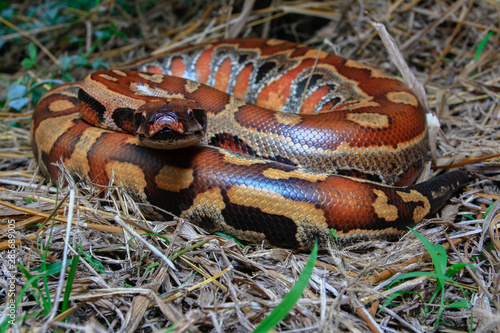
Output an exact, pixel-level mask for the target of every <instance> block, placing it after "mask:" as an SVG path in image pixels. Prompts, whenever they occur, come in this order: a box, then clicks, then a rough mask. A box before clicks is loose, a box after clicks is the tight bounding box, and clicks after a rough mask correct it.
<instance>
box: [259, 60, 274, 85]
mask: <svg viewBox="0 0 500 333" xmlns="http://www.w3.org/2000/svg"><path fill="white" fill-rule="evenodd" d="M275 67H276V63H275V62H272V61H269V62H265V63H263V64H262V65H260V66H259V68H258V69H257V75H256V78H255V83H259V82H260V81H262V79H264V78H265V77H266V76H267V75H268V74H269V73H270V72H271V70H272V69H273V68H275Z"/></svg>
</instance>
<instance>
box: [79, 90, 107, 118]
mask: <svg viewBox="0 0 500 333" xmlns="http://www.w3.org/2000/svg"><path fill="white" fill-rule="evenodd" d="M78 99H79V100H80V101H81V102H83V103H85V104H87V105H88V106H89V107H90V108H91V109H93V110H94V111H95V112H96V113H97V116H98V117H99V122H100V123H104V113H105V112H106V108H105V107H104V105H102V104H101V103H100V102H99V101H98V100H96V99H95V98H94V97H92V96H90V95H89V94H87V93H86V92H85V91H84V90H83V89H79V90H78Z"/></svg>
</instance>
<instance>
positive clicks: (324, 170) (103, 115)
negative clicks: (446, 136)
mask: <svg viewBox="0 0 500 333" xmlns="http://www.w3.org/2000/svg"><path fill="white" fill-rule="evenodd" d="M129 69H133V70H139V71H141V72H135V71H129ZM165 74H166V75H165ZM171 75H172V76H171ZM145 95H150V96H149V97H147V96H145ZM79 97H80V100H79ZM151 98H153V100H155V99H165V98H166V99H169V100H170V99H171V98H184V99H188V100H190V101H194V102H193V103H196V105H200V107H201V108H202V109H204V110H205V111H206V118H207V119H206V120H207V124H206V133H205V135H204V137H203V138H201V140H202V142H201V144H198V145H195V146H192V147H187V148H183V149H179V150H156V149H152V148H148V147H145V146H143V145H142V144H141V143H140V142H139V140H138V139H136V138H135V137H133V136H131V135H130V134H128V133H122V132H127V130H124V128H125V129H126V128H127V127H130V126H129V125H130V120H129V119H130V118H127V117H128V116H130V115H131V114H132V113H133V112H134V110H136V109H137V108H141V107H142V106H143V105H144V104H145V103H148V100H150V99H151ZM245 100H246V101H245ZM117 101H119V103H118V104H115V103H117ZM190 103H191V102H190ZM79 106H80V108H82V109H87V110H90V111H92V110H93V111H94V113H91V114H90V115H89V116H86V119H87V122H86V121H84V120H82V118H81V116H80V113H79V110H80V108H79ZM275 110H281V111H275ZM299 111H300V113H298V112H299ZM91 124H92V125H91ZM96 124H97V125H99V126H105V127H106V128H107V129H102V128H98V127H96V126H94V125H96ZM110 129H111V130H114V131H111V130H110ZM116 130H117V131H116ZM120 131H122V132H120ZM31 135H32V146H33V152H34V156H35V158H36V159H37V161H38V163H39V165H40V169H41V171H42V172H43V173H44V174H46V175H49V176H50V177H52V178H54V179H56V178H57V176H58V173H59V169H58V167H57V165H56V162H60V161H62V162H63V163H64V165H65V167H66V169H67V170H68V171H69V172H70V173H71V174H74V175H75V176H79V177H83V178H86V179H88V180H90V181H92V182H94V183H97V184H101V185H108V184H109V183H110V181H111V180H113V182H114V183H115V184H117V185H119V186H123V187H124V188H125V189H127V190H128V192H129V193H131V194H132V195H133V196H134V197H135V199H137V200H138V201H139V202H144V203H150V204H152V205H153V206H157V207H159V208H161V209H162V210H165V211H169V212H171V213H173V214H177V215H179V216H180V217H182V218H184V219H186V220H188V221H191V222H193V223H195V224H198V225H200V226H201V227H203V228H205V229H207V230H208V231H210V232H213V231H223V232H225V233H228V234H230V235H233V236H236V237H238V238H240V239H243V240H246V241H249V242H257V243H260V242H265V243H268V244H270V245H274V246H280V247H288V248H310V247H311V246H312V244H313V243H314V240H315V239H316V238H317V239H318V240H319V241H320V245H322V246H325V244H326V243H327V242H328V241H329V239H330V233H329V229H330V228H333V229H335V230H336V232H337V234H338V236H339V238H340V239H343V240H347V241H355V240H357V239H364V238H372V237H384V238H392V237H394V236H397V235H399V234H401V233H402V232H403V231H404V230H405V229H406V226H408V225H412V224H414V223H417V222H419V221H421V220H422V219H423V218H424V217H426V216H431V215H432V214H435V212H436V211H437V210H438V209H439V208H440V207H441V206H442V205H443V204H444V203H445V202H446V201H447V200H448V199H449V198H450V196H452V195H453V193H454V192H455V191H456V190H457V189H459V188H460V187H461V186H463V185H464V184H465V183H466V182H467V175H466V174H465V173H464V172H462V171H455V172H450V173H447V174H444V175H442V176H439V177H436V178H433V179H431V180H429V181H427V182H424V183H421V184H416V185H411V186H407V187H394V186H392V185H391V184H397V185H408V184H410V183H412V182H413V181H414V180H415V178H416V176H417V175H418V173H419V171H420V170H421V168H422V165H423V162H424V160H425V156H426V151H427V141H426V137H427V126H426V120H425V114H424V111H423V110H422V107H421V106H420V104H419V102H418V100H417V99H416V97H415V96H414V95H413V94H412V93H411V91H410V90H409V89H408V88H407V87H405V86H404V85H403V84H402V83H401V82H399V81H398V80H396V79H394V78H393V77H390V76H388V75H387V74H384V73H382V72H380V71H378V70H376V69H373V68H371V67H368V66H366V65H362V64H360V63H358V62H355V61H353V60H348V59H345V58H342V57H338V56H334V55H331V54H328V53H325V52H322V51H318V50H314V49H311V48H308V47H305V46H301V45H296V44H292V43H288V42H283V41H277V40H265V39H233V40H221V41H217V42H212V43H205V44H198V45H194V46H189V47H184V48H181V49H177V50H174V51H171V52H169V53H168V54H163V55H161V56H159V57H155V58H149V59H145V60H142V61H140V62H137V63H134V64H132V65H130V66H129V67H128V68H127V69H117V70H111V71H104V72H97V73H94V74H91V75H90V76H89V77H87V78H86V79H85V80H84V81H83V82H82V83H75V84H67V85H63V86H60V87H57V88H55V89H53V90H51V91H49V92H47V93H46V94H45V95H44V96H43V97H42V98H41V100H40V101H39V103H38V104H37V106H36V109H35V113H34V115H33V123H32V134H31ZM229 149H232V150H234V151H231V150H229ZM334 173H335V174H337V175H335V174H334ZM338 174H341V175H343V176H341V175H338ZM345 175H347V176H360V177H361V178H363V179H357V178H352V177H347V176H345ZM372 180H377V181H379V182H381V183H377V182H373V181H372Z"/></svg>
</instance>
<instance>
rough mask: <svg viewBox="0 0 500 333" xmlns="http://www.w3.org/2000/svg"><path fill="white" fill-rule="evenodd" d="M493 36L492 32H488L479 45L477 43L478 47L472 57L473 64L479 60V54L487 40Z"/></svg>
mask: <svg viewBox="0 0 500 333" xmlns="http://www.w3.org/2000/svg"><path fill="white" fill-rule="evenodd" d="M493 34H494V32H493V31H490V32H488V33H487V34H486V36H484V38H483V40H482V41H481V43H479V45H478V46H477V49H476V54H475V55H474V62H476V61H477V60H478V59H479V57H480V56H481V53H482V52H483V50H484V48H485V47H486V44H488V40H489V39H490V37H491V36H492V35H493Z"/></svg>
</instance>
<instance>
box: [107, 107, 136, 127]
mask: <svg viewBox="0 0 500 333" xmlns="http://www.w3.org/2000/svg"><path fill="white" fill-rule="evenodd" d="M134 113H135V109H132V108H116V109H115V111H114V112H113V115H112V116H111V117H112V118H113V121H114V122H115V124H116V126H118V127H120V128H123V127H125V126H124V125H125V123H130V121H131V119H133V117H134Z"/></svg>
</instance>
